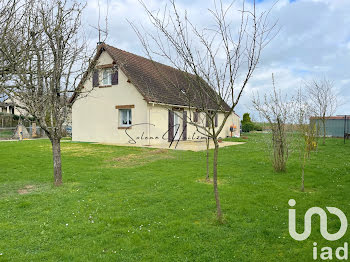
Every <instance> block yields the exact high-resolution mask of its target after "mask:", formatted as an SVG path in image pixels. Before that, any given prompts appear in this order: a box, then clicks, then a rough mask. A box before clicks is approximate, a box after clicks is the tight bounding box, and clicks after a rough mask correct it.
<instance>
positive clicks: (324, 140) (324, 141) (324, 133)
mask: <svg viewBox="0 0 350 262" xmlns="http://www.w3.org/2000/svg"><path fill="white" fill-rule="evenodd" d="M322 144H323V145H325V144H326V120H324V121H323V142H322Z"/></svg>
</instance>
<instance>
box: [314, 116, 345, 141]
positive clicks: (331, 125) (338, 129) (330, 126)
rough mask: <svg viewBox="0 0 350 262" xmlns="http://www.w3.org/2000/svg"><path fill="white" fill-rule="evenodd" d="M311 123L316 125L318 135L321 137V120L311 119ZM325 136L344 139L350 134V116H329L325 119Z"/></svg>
mask: <svg viewBox="0 0 350 262" xmlns="http://www.w3.org/2000/svg"><path fill="white" fill-rule="evenodd" d="M310 121H311V123H312V122H314V123H316V126H317V128H318V130H319V134H320V135H321V136H323V133H324V131H323V122H322V119H321V118H318V117H312V118H311V119H310ZM325 123H326V136H328V137H344V135H345V136H349V134H350V115H346V116H330V117H326V122H325Z"/></svg>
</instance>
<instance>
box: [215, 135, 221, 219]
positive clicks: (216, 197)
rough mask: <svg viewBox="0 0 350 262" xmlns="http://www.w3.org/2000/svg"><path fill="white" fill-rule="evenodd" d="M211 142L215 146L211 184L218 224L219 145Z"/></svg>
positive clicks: (219, 216)
mask: <svg viewBox="0 0 350 262" xmlns="http://www.w3.org/2000/svg"><path fill="white" fill-rule="evenodd" d="M213 142H214V144H215V149H214V162H213V182H214V183H213V184H214V194H215V201H216V215H217V218H218V220H219V222H222V212H221V206H220V198H219V191H218V168H217V167H218V154H219V144H218V141H217V140H216V139H215V138H214V139H213Z"/></svg>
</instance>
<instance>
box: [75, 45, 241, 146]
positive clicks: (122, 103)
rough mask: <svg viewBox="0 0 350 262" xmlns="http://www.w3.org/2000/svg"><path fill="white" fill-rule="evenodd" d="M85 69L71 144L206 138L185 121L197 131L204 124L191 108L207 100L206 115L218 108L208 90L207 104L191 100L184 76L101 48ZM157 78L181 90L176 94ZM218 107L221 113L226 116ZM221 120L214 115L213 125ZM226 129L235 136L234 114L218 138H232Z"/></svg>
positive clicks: (200, 114)
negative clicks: (233, 128) (189, 119)
mask: <svg viewBox="0 0 350 262" xmlns="http://www.w3.org/2000/svg"><path fill="white" fill-rule="evenodd" d="M90 67H91V68H90V70H88V71H87V72H86V73H85V75H84V76H83V79H82V81H81V83H80V85H79V87H78V91H79V92H76V93H74V95H73V96H72V98H71V102H72V140H73V141H86V142H103V143H121V144H140V145H154V144H159V143H165V142H171V141H174V140H203V139H204V138H205V134H203V132H199V131H198V129H197V127H196V126H195V125H192V124H190V123H188V121H187V119H188V118H191V119H193V121H194V122H195V123H196V125H197V126H200V125H205V124H206V125H207V124H208V120H207V119H206V118H205V114H204V113H203V112H199V111H198V107H197V106H196V105H197V104H198V103H201V102H203V99H206V100H207V101H206V102H207V104H208V107H209V109H213V108H214V107H215V106H218V105H217V104H218V103H215V101H214V99H215V98H216V99H217V98H218V96H217V94H216V93H215V92H214V91H213V90H212V89H210V90H208V92H209V95H208V97H207V98H203V97H201V98H199V97H198V96H197V97H196V96H195V88H194V87H192V86H189V85H188V81H187V79H186V73H184V72H182V71H180V70H177V69H175V68H172V67H170V66H167V65H163V64H160V63H156V62H154V61H151V60H149V59H146V58H144V57H141V56H138V55H135V54H131V53H129V52H126V51H123V50H120V49H117V48H115V47H112V46H109V45H107V44H104V43H102V44H100V45H99V46H98V48H97V52H96V55H95V57H94V59H93V61H92V62H91V64H90ZM89 72H90V73H89ZM162 74H164V76H166V78H167V79H170V80H171V81H173V83H175V82H176V83H177V85H178V86H183V88H175V87H174V86H172V85H171V84H169V82H168V80H164V77H163V76H162ZM188 76H189V75H188V74H187V77H188ZM192 76H193V75H192ZM189 94H191V95H192V99H191V100H190V101H191V105H190V106H189V100H188V99H187V98H188V97H189ZM221 103H222V104H221V105H220V106H221V107H220V108H223V110H229V106H228V105H227V104H226V103H225V102H224V101H221ZM223 118H224V113H223V112H220V113H218V114H217V115H216V116H215V125H216V126H217V125H218V123H220V121H222V120H223ZM230 126H235V130H234V132H233V135H235V136H239V130H240V120H239V117H238V116H237V115H236V114H235V113H232V114H231V115H230V116H229V118H228V119H227V121H226V124H225V127H224V128H223V130H222V131H221V133H220V137H222V138H225V137H228V136H230V135H231V132H230Z"/></svg>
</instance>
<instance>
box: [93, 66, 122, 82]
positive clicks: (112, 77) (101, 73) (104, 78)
mask: <svg viewBox="0 0 350 262" xmlns="http://www.w3.org/2000/svg"><path fill="white" fill-rule="evenodd" d="M92 85H93V87H111V86H113V85H118V67H117V66H116V65H114V64H107V65H99V66H97V67H96V69H95V70H94V72H93V77H92Z"/></svg>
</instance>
